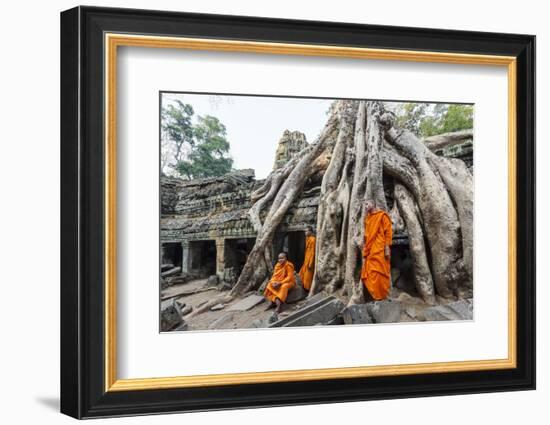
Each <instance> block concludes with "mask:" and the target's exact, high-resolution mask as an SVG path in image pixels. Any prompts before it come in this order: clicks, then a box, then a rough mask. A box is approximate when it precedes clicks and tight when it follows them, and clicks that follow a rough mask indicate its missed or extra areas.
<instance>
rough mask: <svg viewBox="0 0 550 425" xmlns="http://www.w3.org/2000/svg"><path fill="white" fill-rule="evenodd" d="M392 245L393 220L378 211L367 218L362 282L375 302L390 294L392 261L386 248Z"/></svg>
mask: <svg viewBox="0 0 550 425" xmlns="http://www.w3.org/2000/svg"><path fill="white" fill-rule="evenodd" d="M391 243H392V227H391V219H390V217H389V216H388V214H386V213H385V212H384V211H381V210H378V211H375V212H373V213H371V214H369V215H368V216H367V217H366V218H365V244H364V246H363V267H362V269H361V280H362V281H363V284H364V285H365V287H366V288H367V290H368V291H369V293H370V294H371V295H372V297H373V298H374V299H375V300H383V299H385V298H386V297H387V296H388V294H389V292H390V259H389V257H388V258H387V257H386V256H385V255H384V247H385V246H386V245H391Z"/></svg>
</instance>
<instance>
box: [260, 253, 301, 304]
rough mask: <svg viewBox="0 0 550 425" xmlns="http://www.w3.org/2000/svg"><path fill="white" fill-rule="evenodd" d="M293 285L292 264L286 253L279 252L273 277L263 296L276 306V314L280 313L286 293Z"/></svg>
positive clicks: (294, 283) (294, 281) (294, 282)
mask: <svg viewBox="0 0 550 425" xmlns="http://www.w3.org/2000/svg"><path fill="white" fill-rule="evenodd" d="M295 285H296V279H295V278H294V264H292V263H291V262H290V261H288V258H287V255H286V252H281V253H280V254H279V256H278V258H277V264H276V265H275V269H274V270H273V276H271V280H270V281H269V283H268V284H267V286H266V288H265V290H264V296H265V297H266V298H267V299H268V300H269V301H271V303H273V304H275V305H276V306H277V309H276V310H275V312H276V313H280V312H281V309H282V308H283V304H284V302H285V301H286V297H287V296H288V291H289V290H290V289H292V288H294V286H295Z"/></svg>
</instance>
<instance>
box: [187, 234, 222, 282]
mask: <svg viewBox="0 0 550 425" xmlns="http://www.w3.org/2000/svg"><path fill="white" fill-rule="evenodd" d="M189 268H190V271H192V272H197V274H198V275H200V276H204V277H207V276H210V275H213V274H216V242H215V241H213V240H206V241H190V242H189Z"/></svg>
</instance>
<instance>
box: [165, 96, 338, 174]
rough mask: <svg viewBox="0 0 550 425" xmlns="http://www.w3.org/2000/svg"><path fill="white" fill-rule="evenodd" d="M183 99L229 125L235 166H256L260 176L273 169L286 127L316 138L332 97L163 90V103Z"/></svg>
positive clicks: (201, 112)
mask: <svg viewBox="0 0 550 425" xmlns="http://www.w3.org/2000/svg"><path fill="white" fill-rule="evenodd" d="M175 99H179V100H181V101H182V102H184V103H189V104H191V105H192V106H193V109H194V110H195V115H194V119H195V120H196V118H197V116H198V115H212V116H214V117H216V118H218V119H219V120H220V121H221V122H222V123H223V124H224V125H225V127H226V128H227V140H228V141H229V143H230V145H231V150H230V155H231V157H232V158H233V161H234V162H233V167H234V168H235V169H243V168H253V169H254V170H255V172H256V178H257V179H263V178H265V177H267V175H268V174H269V173H270V172H271V170H272V169H273V161H274V158H275V150H276V148H277V143H278V141H279V139H280V138H281V136H282V134H283V132H284V131H285V130H287V129H288V130H290V131H296V130H297V131H301V132H302V133H304V134H305V135H306V140H307V141H308V143H312V142H314V141H315V139H316V137H317V136H318V135H319V133H320V132H321V130H322V128H323V126H324V125H325V123H326V120H327V114H326V112H327V111H328V109H329V106H330V104H331V103H332V100H326V99H297V98H289V97H285V98H280V97H268V96H265V97H260V96H221V95H207V94H180V93H163V95H162V101H163V105H166V104H169V103H170V102H173V100H175Z"/></svg>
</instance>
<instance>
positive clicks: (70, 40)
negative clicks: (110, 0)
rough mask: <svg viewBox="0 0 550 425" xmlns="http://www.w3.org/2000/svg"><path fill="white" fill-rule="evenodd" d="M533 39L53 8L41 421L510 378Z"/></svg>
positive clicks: (531, 287)
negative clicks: (53, 377)
mask: <svg viewBox="0 0 550 425" xmlns="http://www.w3.org/2000/svg"><path fill="white" fill-rule="evenodd" d="M534 70H535V37H534V36H531V35H520V34H497V33H480V32H465V31H451V30H440V29H420V28H402V27H391V26H369V25H356V24H344V23H333V22H314V21H296V20H282V19H267V18H255V17H254V18H253V17H239V16H221V15H206V14H190V13H176V12H162V11H145V10H130V9H109V8H94V7H77V8H74V9H71V10H68V11H65V12H63V13H62V14H61V113H62V122H61V164H62V170H61V193H62V205H61V207H62V208H61V211H62V217H61V222H62V230H61V242H62V243H61V247H62V252H61V254H62V267H61V270H62V273H61V411H62V412H63V413H65V414H67V415H70V416H73V417H76V418H92V417H105V416H121V415H138V414H152V413H163V412H186V411H199V410H210V409H212V410H214V409H231V408H244V407H259V406H276V405H295V404H309V403H329V402H342V401H354V400H372V399H384V398H402V397H417V396H435V395H451V394H465V393H479V392H489V391H511V390H527V389H534V388H535V135H534V134H535V133H534V123H535V75H534V74H535V71H534Z"/></svg>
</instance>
